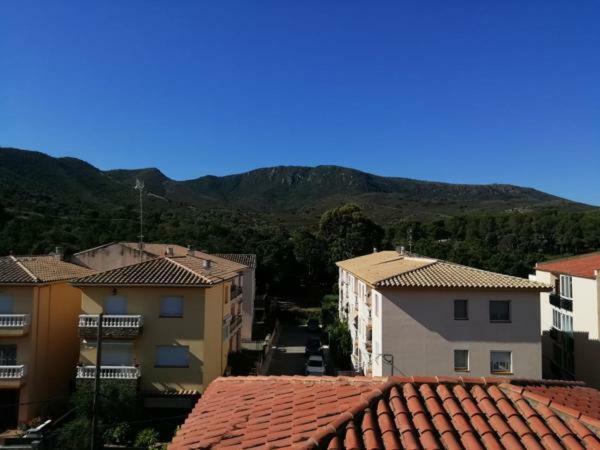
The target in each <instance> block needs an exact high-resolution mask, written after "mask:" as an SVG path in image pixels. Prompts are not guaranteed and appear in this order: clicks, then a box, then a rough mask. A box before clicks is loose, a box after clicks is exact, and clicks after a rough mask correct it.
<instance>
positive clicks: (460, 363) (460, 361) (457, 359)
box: [454, 350, 469, 372]
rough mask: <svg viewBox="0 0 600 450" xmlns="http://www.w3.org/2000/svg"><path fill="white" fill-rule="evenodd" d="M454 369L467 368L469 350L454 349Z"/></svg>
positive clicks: (466, 369)
mask: <svg viewBox="0 0 600 450" xmlns="http://www.w3.org/2000/svg"><path fill="white" fill-rule="evenodd" d="M454 370H456V371H457V372H466V371H468V370H469V350H454Z"/></svg>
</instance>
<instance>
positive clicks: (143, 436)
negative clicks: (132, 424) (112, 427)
mask: <svg viewBox="0 0 600 450" xmlns="http://www.w3.org/2000/svg"><path fill="white" fill-rule="evenodd" d="M157 443H158V431H156V430H155V429H154V428H144V429H143V430H142V431H140V432H139V433H138V434H137V436H136V437H135V440H134V441H133V445H134V447H140V448H152V447H154V446H155V445H156V444H157Z"/></svg>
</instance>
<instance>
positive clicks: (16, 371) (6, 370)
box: [0, 364, 27, 380]
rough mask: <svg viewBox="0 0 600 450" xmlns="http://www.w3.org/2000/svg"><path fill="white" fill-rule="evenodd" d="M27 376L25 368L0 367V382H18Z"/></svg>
mask: <svg viewBox="0 0 600 450" xmlns="http://www.w3.org/2000/svg"><path fill="white" fill-rule="evenodd" d="M25 375H27V367H26V366H25V365H23V364H21V365H20V366H0V380H20V379H23V378H25Z"/></svg>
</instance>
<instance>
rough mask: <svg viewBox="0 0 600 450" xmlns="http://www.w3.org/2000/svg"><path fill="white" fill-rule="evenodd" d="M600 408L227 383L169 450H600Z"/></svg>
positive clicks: (457, 381) (503, 396) (382, 382)
mask: <svg viewBox="0 0 600 450" xmlns="http://www.w3.org/2000/svg"><path fill="white" fill-rule="evenodd" d="M555 392H560V393H561V395H562V394H565V393H566V394H568V395H567V397H568V399H570V400H568V399H567V398H566V397H561V396H558V394H556V395H557V396H556V397H555ZM562 401H565V402H570V403H567V404H565V403H562ZM573 402H581V403H582V404H583V403H585V404H588V405H590V406H589V407H588V408H587V409H585V410H584V411H583V412H582V410H579V409H575V408H574V407H573V406H572V405H573V404H574V403H573ZM591 405H593V406H591ZM598 405H600V393H599V392H598V391H596V390H594V389H591V388H587V387H584V386H583V385H582V384H581V383H576V382H560V381H559V382H552V381H527V380H522V381H518V380H509V379H490V378H450V377H431V378H429V377H390V378H366V377H357V378H331V377H242V378H235V377H234V378H219V379H217V380H215V381H214V382H213V383H211V384H210V385H209V387H208V389H207V390H206V392H205V394H204V396H203V397H202V398H201V399H200V400H199V401H198V403H197V404H196V406H195V408H194V410H193V411H192V412H191V413H190V415H189V416H188V418H187V420H186V421H185V423H184V424H183V426H182V427H181V428H180V430H179V431H178V432H177V434H176V435H175V438H174V439H173V441H172V443H171V445H170V446H169V449H170V450H179V449H186V450H187V449H208V448H225V447H227V448H232V449H233V448H235V449H274V448H293V449H313V448H314V449H316V448H323V449H357V450H358V449H369V450H371V449H410V450H413V449H449V450H458V449H484V448H485V449H511V450H512V449H527V450H529V449H543V448H546V449H599V448H600V440H599V438H598V436H599V432H600V420H599V419H600V418H599V417H598V415H597V411H598V409H597V407H598Z"/></svg>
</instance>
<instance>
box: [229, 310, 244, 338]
mask: <svg viewBox="0 0 600 450" xmlns="http://www.w3.org/2000/svg"><path fill="white" fill-rule="evenodd" d="M241 326H242V315H241V314H238V315H236V316H233V317H232V318H231V322H230V323H229V334H230V335H232V334H233V333H235V332H236V331H237V330H239V328H240V327H241Z"/></svg>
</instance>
